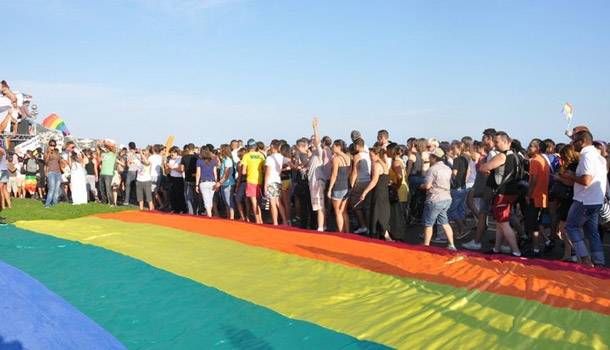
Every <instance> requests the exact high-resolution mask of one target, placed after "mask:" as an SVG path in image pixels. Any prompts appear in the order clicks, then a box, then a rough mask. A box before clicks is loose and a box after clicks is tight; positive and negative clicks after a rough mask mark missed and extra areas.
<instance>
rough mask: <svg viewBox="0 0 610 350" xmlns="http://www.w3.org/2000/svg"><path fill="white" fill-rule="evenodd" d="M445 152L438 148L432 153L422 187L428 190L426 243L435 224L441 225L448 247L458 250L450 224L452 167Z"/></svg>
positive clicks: (425, 225) (424, 220) (425, 243)
mask: <svg viewBox="0 0 610 350" xmlns="http://www.w3.org/2000/svg"><path fill="white" fill-rule="evenodd" d="M444 157H445V152H443V150H442V149H440V148H437V149H435V150H434V151H433V152H431V153H430V164H431V165H430V168H429V169H428V171H427V172H426V179H425V182H424V184H422V185H421V188H422V189H424V190H426V191H427V194H426V201H425V203H424V214H423V218H422V220H423V224H424V245H430V240H431V239H432V230H433V227H434V225H441V226H442V227H443V230H444V231H445V234H446V235H447V240H448V241H449V245H448V246H447V249H449V250H456V249H455V245H454V244H453V230H452V229H451V225H449V218H448V216H447V211H448V210H449V207H450V206H451V174H452V172H451V169H450V168H449V167H448V166H447V165H446V164H445V163H444V162H443V158H444Z"/></svg>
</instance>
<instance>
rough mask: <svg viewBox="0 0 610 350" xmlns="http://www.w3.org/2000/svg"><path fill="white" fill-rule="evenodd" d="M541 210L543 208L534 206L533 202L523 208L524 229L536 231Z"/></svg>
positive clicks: (539, 222)
mask: <svg viewBox="0 0 610 350" xmlns="http://www.w3.org/2000/svg"><path fill="white" fill-rule="evenodd" d="M543 211H544V209H543V208H536V207H535V206H534V205H533V204H530V205H528V206H527V209H526V210H525V230H526V231H527V232H533V231H538V227H539V226H540V224H541V222H542V220H541V219H542V213H543Z"/></svg>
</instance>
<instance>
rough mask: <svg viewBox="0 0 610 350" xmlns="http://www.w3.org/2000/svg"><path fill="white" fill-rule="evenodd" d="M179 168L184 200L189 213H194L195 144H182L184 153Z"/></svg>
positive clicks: (195, 209) (195, 207)
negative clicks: (182, 177) (182, 182)
mask: <svg viewBox="0 0 610 350" xmlns="http://www.w3.org/2000/svg"><path fill="white" fill-rule="evenodd" d="M180 169H182V173H183V174H184V201H185V202H186V208H187V209H188V212H189V214H191V215H196V214H197V209H198V203H199V201H198V200H197V197H195V196H196V194H195V186H197V184H196V183H195V172H196V171H197V156H196V155H195V145H194V144H192V143H189V144H188V145H186V146H184V155H183V156H182V160H181V161H180Z"/></svg>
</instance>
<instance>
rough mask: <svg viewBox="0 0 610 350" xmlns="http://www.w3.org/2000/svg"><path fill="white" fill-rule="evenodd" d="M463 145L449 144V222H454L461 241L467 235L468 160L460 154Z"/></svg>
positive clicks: (455, 142)
mask: <svg viewBox="0 0 610 350" xmlns="http://www.w3.org/2000/svg"><path fill="white" fill-rule="evenodd" d="M463 150H464V144H463V143H462V142H460V141H453V142H452V143H451V147H450V151H451V154H452V156H453V168H452V174H451V206H450V207H449V211H448V213H447V214H448V216H449V221H453V222H455V224H456V225H457V230H456V233H455V238H456V239H462V238H464V236H465V235H466V234H467V233H468V232H465V230H464V218H465V217H466V194H467V193H468V191H467V190H466V176H467V174H468V159H466V157H464V155H463V154H462V152H463Z"/></svg>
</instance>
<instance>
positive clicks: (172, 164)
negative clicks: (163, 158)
mask: <svg viewBox="0 0 610 350" xmlns="http://www.w3.org/2000/svg"><path fill="white" fill-rule="evenodd" d="M181 161H182V157H176V159H170V160H169V161H168V162H167V164H168V165H169V168H170V172H169V176H171V177H182V173H181V172H180V171H179V170H180V162H181Z"/></svg>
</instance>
